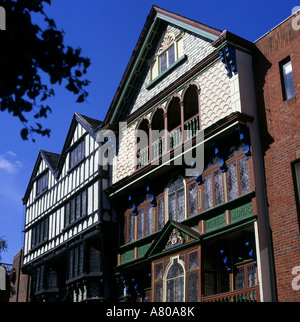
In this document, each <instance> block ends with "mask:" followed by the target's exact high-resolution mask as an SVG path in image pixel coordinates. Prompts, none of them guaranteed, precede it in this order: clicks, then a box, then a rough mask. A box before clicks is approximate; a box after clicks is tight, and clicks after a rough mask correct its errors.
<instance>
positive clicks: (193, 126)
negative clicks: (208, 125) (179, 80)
mask: <svg viewBox="0 0 300 322" xmlns="http://www.w3.org/2000/svg"><path fill="white" fill-rule="evenodd" d="M183 115H184V131H185V138H184V139H185V140H187V139H190V138H191V137H193V136H194V135H196V134H197V132H198V131H199V129H200V127H199V125H200V124H199V102H198V88H197V86H196V85H190V86H189V87H188V89H187V90H186V92H185V94H184V99H183Z"/></svg>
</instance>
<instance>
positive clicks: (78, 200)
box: [76, 194, 81, 219]
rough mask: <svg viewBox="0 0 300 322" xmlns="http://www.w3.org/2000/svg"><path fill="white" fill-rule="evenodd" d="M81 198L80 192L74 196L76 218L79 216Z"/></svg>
mask: <svg viewBox="0 0 300 322" xmlns="http://www.w3.org/2000/svg"><path fill="white" fill-rule="evenodd" d="M80 206H81V199H80V194H79V195H78V196H76V219H78V218H80V216H81V207H80Z"/></svg>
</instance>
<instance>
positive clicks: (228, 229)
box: [202, 217, 256, 241]
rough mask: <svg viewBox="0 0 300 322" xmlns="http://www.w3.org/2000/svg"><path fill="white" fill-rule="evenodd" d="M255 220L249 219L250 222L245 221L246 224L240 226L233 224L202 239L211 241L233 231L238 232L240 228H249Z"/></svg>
mask: <svg viewBox="0 0 300 322" xmlns="http://www.w3.org/2000/svg"><path fill="white" fill-rule="evenodd" d="M255 220H256V218H255V217H253V218H248V220H247V219H245V222H243V223H241V224H239V225H236V224H232V225H228V226H225V227H223V228H221V229H220V230H219V231H217V232H215V233H213V234H210V233H209V234H208V236H205V235H203V237H202V239H203V240H204V241H205V240H208V239H211V238H213V237H216V236H220V235H224V234H227V233H229V232H230V231H232V230H237V229H239V228H242V227H245V226H248V225H250V224H251V223H253V222H254V221H255Z"/></svg>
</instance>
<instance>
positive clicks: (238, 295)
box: [201, 285, 260, 302]
mask: <svg viewBox="0 0 300 322" xmlns="http://www.w3.org/2000/svg"><path fill="white" fill-rule="evenodd" d="M201 301H202V302H260V296H259V286H258V285H256V286H253V287H248V288H244V289H241V290H235V291H231V292H226V293H220V294H214V295H210V296H204V297H202V298H201Z"/></svg>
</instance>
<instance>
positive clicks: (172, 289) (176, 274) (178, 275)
mask: <svg viewBox="0 0 300 322" xmlns="http://www.w3.org/2000/svg"><path fill="white" fill-rule="evenodd" d="M183 301H184V267H183V266H182V264H181V263H179V262H178V259H176V258H175V259H174V260H173V264H172V265H171V267H170V268H169V270H168V273H167V277H166V302H183Z"/></svg>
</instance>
